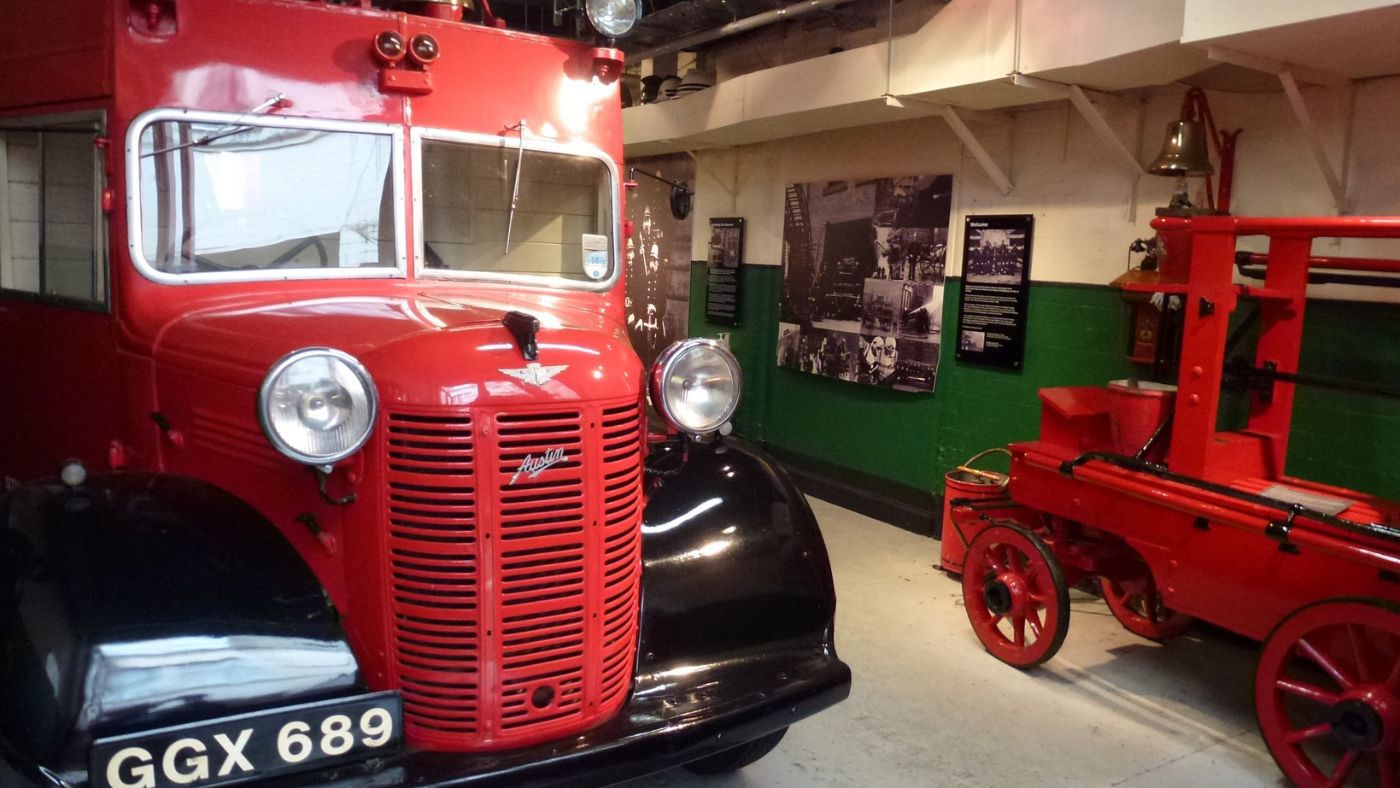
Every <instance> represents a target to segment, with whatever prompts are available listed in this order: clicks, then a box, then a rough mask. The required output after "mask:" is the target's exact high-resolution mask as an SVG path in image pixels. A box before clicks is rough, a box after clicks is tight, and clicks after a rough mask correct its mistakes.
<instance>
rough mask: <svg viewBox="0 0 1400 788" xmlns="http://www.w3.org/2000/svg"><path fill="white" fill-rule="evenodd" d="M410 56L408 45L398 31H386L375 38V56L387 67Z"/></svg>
mask: <svg viewBox="0 0 1400 788" xmlns="http://www.w3.org/2000/svg"><path fill="white" fill-rule="evenodd" d="M406 54H408V45H407V44H405V43H404V40H403V36H401V35H399V32H398V31H397V30H385V31H384V32H382V33H380V34H379V35H377V36H375V37H374V56H375V57H377V58H379V60H380V61H381V62H383V63H385V64H386V65H392V64H394V63H397V62H399V61H400V60H403V57H404V55H406Z"/></svg>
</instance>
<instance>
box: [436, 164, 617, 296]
mask: <svg viewBox="0 0 1400 788" xmlns="http://www.w3.org/2000/svg"><path fill="white" fill-rule="evenodd" d="M512 142H514V140H511V139H509V138H507V139H506V140H505V141H503V142H502V144H500V145H470V144H464V143H458V142H442V141H434V140H424V141H423V147H422V160H423V178H422V181H423V208H422V212H423V265H424V268H425V269H428V271H429V272H449V271H461V272H472V273H483V274H501V275H507V276H510V275H520V274H526V275H533V276H549V277H558V278H563V279H567V280H572V281H578V282H585V283H591V282H601V281H606V280H608V279H609V278H610V277H611V276H612V272H613V267H614V265H615V264H616V261H614V260H613V259H612V257H613V249H612V235H611V232H610V231H611V227H612V221H613V216H612V185H611V179H610V176H609V171H608V168H607V166H606V165H605V164H604V163H603V162H602V161H601V160H599V159H595V158H590V157H586V156H575V155H566V154H560V153H553V152H546V151H539V150H531V149H529V148H526V149H525V151H524V159H523V160H521V159H520V156H521V151H520V149H519V147H517V145H514V144H511V143H512ZM517 164H518V165H519V167H518V169H519V173H520V177H519V188H518V197H516V198H515V209H514V211H512V210H511V202H512V197H513V196H514V195H516V193H517V188H516V171H517ZM508 238H509V248H507V239H508Z"/></svg>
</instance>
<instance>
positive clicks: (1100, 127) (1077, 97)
mask: <svg viewBox="0 0 1400 788" xmlns="http://www.w3.org/2000/svg"><path fill="white" fill-rule="evenodd" d="M1011 84H1013V85H1016V86H1018V87H1023V88H1031V89H1033V90H1039V91H1042V92H1044V93H1047V94H1049V95H1054V96H1060V97H1062V98H1066V99H1069V103H1070V104H1073V105H1074V108H1075V109H1076V110H1078V111H1079V114H1080V115H1081V116H1082V117H1083V118H1084V122H1085V123H1088V124H1089V128H1090V129H1091V130H1092V131H1093V132H1094V136H1096V137H1098V138H1099V142H1101V143H1103V146H1104V147H1105V148H1106V149H1108V152H1109V153H1110V154H1111V155H1112V156H1113V158H1114V159H1115V160H1116V161H1117V162H1118V163H1119V164H1121V165H1122V166H1123V169H1125V170H1127V171H1128V174H1129V175H1132V176H1133V182H1132V186H1131V187H1130V188H1129V189H1128V209H1127V213H1126V218H1127V220H1128V221H1129V222H1132V223H1136V222H1137V187H1138V180H1139V179H1140V178H1142V176H1143V175H1146V174H1147V170H1146V169H1145V168H1143V166H1142V162H1139V161H1138V159H1137V156H1135V155H1133V152H1132V151H1130V150H1128V146H1127V145H1125V144H1124V143H1123V140H1121V139H1119V137H1118V134H1117V133H1115V132H1114V131H1113V127H1112V126H1110V125H1108V120H1107V119H1106V118H1104V116H1103V113H1102V112H1100V111H1099V108H1098V107H1096V106H1094V102H1092V101H1090V100H1089V95H1088V93H1086V92H1085V91H1084V88H1081V87H1080V86H1078V85H1065V84H1062V83H1059V82H1051V81H1050V80H1048V79H1040V78H1039V77H1028V76H1026V75H1025V74H1021V73H1013V74H1012V75H1011ZM1137 129H1138V136H1139V139H1138V143H1139V144H1141V142H1142V140H1141V135H1142V107H1141V106H1139V107H1138V122H1137Z"/></svg>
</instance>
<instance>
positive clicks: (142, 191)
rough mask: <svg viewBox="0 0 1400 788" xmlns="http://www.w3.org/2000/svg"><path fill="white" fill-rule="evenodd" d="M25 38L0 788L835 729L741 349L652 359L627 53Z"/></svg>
mask: <svg viewBox="0 0 1400 788" xmlns="http://www.w3.org/2000/svg"><path fill="white" fill-rule="evenodd" d="M588 5H589V7H590V8H589V10H590V12H592V11H594V10H597V9H594V8H593V6H595V5H596V6H599V9H600V10H599V13H598V15H595V17H596V18H595V19H594V21H595V23H599V20H601V24H599V25H598V26H599V27H600V29H603V30H604V31H605V32H609V31H610V30H611V26H613V25H614V23H616V22H617V21H618V19H617V18H616V17H618V16H619V11H618V8H623V10H624V11H625V10H626V9H627V8H631V9H634V10H635V8H636V6H635V5H633V4H629V3H627V2H620V0H609V1H605V2H596V1H595V2H590V3H589V4H588ZM10 6H11V7H9V8H7V10H6V17H5V27H4V29H3V30H0V64H3V70H4V73H5V78H4V80H3V81H0V192H3V194H0V338H3V344H2V345H0V379H3V380H4V386H3V387H0V430H2V431H3V434H4V437H3V438H0V479H3V481H4V490H5V491H4V493H3V495H0V753H3V762H0V783H3V784H5V785H7V786H8V785H10V784H12V783H17V782H23V783H33V784H36V785H52V786H82V785H92V786H111V787H112V788H133V787H134V786H141V787H142V788H152V787H153V786H171V785H197V786H205V785H219V784H224V783H229V782H245V781H249V780H258V779H263V778H275V779H278V780H279V781H288V782H286V783H285V784H332V783H338V782H342V781H343V782H344V783H346V784H352V783H353V784H356V785H362V784H374V785H398V784H412V785H446V784H468V783H470V784H472V785H477V784H488V783H489V784H497V783H509V784H512V785H523V784H550V783H568V784H571V785H578V784H596V783H602V782H608V781H612V780H617V779H623V778H626V777H628V776H631V775H635V774H639V773H643V772H646V771H651V770H656V769H661V768H666V767H669V766H672V765H677V764H681V763H691V765H692V766H693V767H694V768H695V769H696V770H699V771H717V770H726V769H733V768H738V767H740V766H742V765H744V764H746V763H748V762H751V761H752V760H754V759H756V758H757V757H760V756H761V755H762V754H764V753H765V752H767V751H768V750H770V749H771V748H772V747H773V746H774V745H775V744H776V742H777V740H778V738H780V737H781V736H782V733H783V731H784V730H786V727H787V726H788V725H790V724H791V723H792V722H793V721H795V720H797V719H799V718H801V717H803V716H806V715H808V714H811V713H814V712H815V711H817V710H819V709H821V708H824V707H826V706H828V705H830V704H832V703H835V702H837V701H839V700H840V699H841V698H843V697H844V696H845V694H846V692H847V691H848V687H849V681H850V674H849V671H848V669H847V668H846V666H845V665H844V664H843V663H841V662H840V661H839V660H838V659H837V657H836V654H835V649H834V645H833V635H832V620H833V612H834V605H835V599H834V592H833V588H832V583H831V574H830V568H829V565H828V562H827V557H826V551H825V547H824V545H823V543H822V540H821V536H820V534H819V533H818V531H817V528H816V523H815V521H814V519H813V517H812V514H811V511H810V509H809V508H808V507H807V505H806V503H805V501H804V499H803V498H802V497H801V495H800V494H799V493H798V492H797V491H796V489H795V488H794V487H793V485H792V483H791V482H790V481H789V480H788V478H787V476H786V475H785V474H784V473H783V471H782V470H781V469H780V468H778V467H777V466H776V465H774V463H773V462H772V461H771V460H769V459H768V458H766V457H765V456H764V455H762V454H761V453H759V452H757V451H756V450H754V449H752V448H749V447H746V446H745V445H743V444H741V443H739V442H737V441H732V440H725V439H723V438H721V437H720V436H719V433H720V432H721V431H722V429H721V428H722V427H723V425H724V424H725V423H726V422H727V421H728V419H729V417H730V415H731V414H732V413H733V411H734V408H735V406H736V404H737V400H738V395H739V375H738V366H737V364H736V363H735V361H734V359H733V357H732V356H731V355H730V354H729V353H728V351H727V350H725V349H724V348H722V347H720V346H718V345H716V344H715V343H713V342H709V341H705V340H690V341H686V342H682V343H678V344H677V345H675V346H672V347H671V348H670V349H669V350H667V351H666V353H665V354H663V356H662V357H661V359H660V360H659V361H658V362H657V364H656V366H655V367H654V368H653V369H652V370H644V369H643V368H642V365H641V363H640V362H639V360H638V358H637V356H636V355H635V354H634V353H633V351H632V350H631V348H630V347H629V345H628V342H627V335H626V332H625V328H624V325H623V313H622V303H623V298H622V283H621V281H620V280H621V270H620V266H619V259H620V250H621V248H622V242H623V239H624V235H625V234H624V227H623V226H624V222H623V221H622V199H623V186H624V184H623V183H622V182H621V178H620V176H619V166H618V162H619V160H620V158H621V154H622V143H621V138H620V135H621V120H620V114H619V113H620V101H619V95H618V82H617V76H618V70H619V67H620V60H621V55H620V53H619V52H618V51H617V50H615V49H612V48H611V47H610V46H595V45H593V44H592V43H588V42H584V41H573V40H562V39H557V38H548V37H544V36H539V35H532V34H524V33H519V32H514V31H510V30H505V29H501V26H500V25H498V24H495V23H494V21H493V19H492V18H491V16H490V10H489V7H488V6H486V5H485V4H484V3H483V4H482V6H483V7H482V9H481V12H480V14H479V15H478V14H476V13H475V12H469V15H471V16H473V17H478V16H479V18H478V19H474V20H473V21H471V22H468V21H464V20H463V19H462V8H461V3H459V2H457V0H439V2H397V1H395V0H373V2H371V0H342V1H341V2H335V0H236V1H233V2H231V1H230V0H85V1H84V2H79V3H70V4H64V5H62V6H54V5H52V4H37V3H35V4H29V3H26V4H10ZM609 14H611V16H609ZM624 21H625V20H624ZM610 34H612V35H616V34H617V33H616V32H615V31H611V32H610ZM648 387H650V395H651V401H652V402H653V403H654V404H655V406H656V409H657V411H658V412H659V414H660V416H661V417H662V418H663V419H664V420H665V421H666V422H667V424H668V425H669V426H670V430H669V432H662V433H659V434H651V435H649V434H648V431H647V426H646V425H647V420H646V410H645V408H646V402H647V399H646V396H645V395H644V389H646V388H648ZM287 774H290V775H291V776H284V775H287ZM279 784H284V783H283V782H279Z"/></svg>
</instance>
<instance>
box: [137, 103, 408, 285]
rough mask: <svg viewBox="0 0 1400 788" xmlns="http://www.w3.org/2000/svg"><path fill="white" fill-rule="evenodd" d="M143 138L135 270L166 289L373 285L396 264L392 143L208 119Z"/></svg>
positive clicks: (149, 126) (154, 125)
mask: <svg viewBox="0 0 1400 788" xmlns="http://www.w3.org/2000/svg"><path fill="white" fill-rule="evenodd" d="M184 117H185V116H183V115H182V116H181V118H180V119H173V118H172V119H162V118H157V119H155V120H152V121H149V122H147V123H146V124H145V125H144V127H142V128H140V131H139V136H138V137H137V142H138V144H137V145H136V147H135V150H134V151H133V152H132V153H131V154H129V155H134V156H135V157H136V161H135V162H134V163H131V162H129V163H128V170H129V171H130V170H133V169H134V170H135V172H136V173H137V176H138V178H139V185H138V188H139V210H138V211H137V212H136V217H134V218H133V225H134V226H133V230H134V235H135V237H136V238H138V239H139V242H138V245H136V249H135V250H134V251H139V255H138V264H139V265H144V266H145V270H146V273H147V274H148V275H151V276H153V277H154V278H157V279H161V280H166V281H172V280H173V281H201V280H203V281H210V280H213V281H230V280H237V279H275V278H291V277H298V278H311V277H317V276H323V275H324V276H374V275H381V276H382V275H388V274H391V273H395V272H396V271H397V269H398V265H399V252H398V248H399V246H398V238H399V231H398V225H399V223H400V222H401V218H400V216H399V214H400V213H401V211H400V210H399V209H398V208H397V207H396V205H397V195H398V194H399V193H400V192H399V190H398V184H397V182H396V181H397V178H396V176H395V172H396V169H397V168H396V167H395V165H394V148H395V145H394V137H393V136H392V135H391V134H389V133H362V132H358V131H342V130H330V129H326V128H320V127H288V126H279V125H263V124H262V123H249V122H246V121H241V120H239V116H230V118H228V119H223V118H220V117H217V116H214V117H209V118H208V119H207V120H206V119H200V120H189V119H184Z"/></svg>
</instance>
